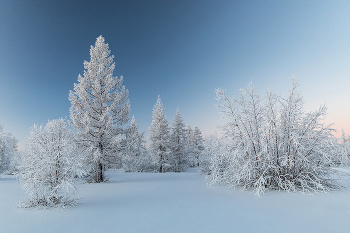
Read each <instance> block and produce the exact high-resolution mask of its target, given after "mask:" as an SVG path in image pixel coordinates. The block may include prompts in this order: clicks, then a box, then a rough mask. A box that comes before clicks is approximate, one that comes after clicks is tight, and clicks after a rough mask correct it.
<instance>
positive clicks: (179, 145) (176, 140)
mask: <svg viewBox="0 0 350 233" xmlns="http://www.w3.org/2000/svg"><path fill="white" fill-rule="evenodd" d="M185 138H186V136H185V124H184V123H183V119H182V117H181V114H180V111H179V109H177V111H176V115H175V117H174V121H173V125H172V133H171V136H170V144H171V157H172V165H173V171H174V172H181V171H186V169H187V168H188V165H189V164H188V159H187V156H186V151H185V150H186V147H185Z"/></svg>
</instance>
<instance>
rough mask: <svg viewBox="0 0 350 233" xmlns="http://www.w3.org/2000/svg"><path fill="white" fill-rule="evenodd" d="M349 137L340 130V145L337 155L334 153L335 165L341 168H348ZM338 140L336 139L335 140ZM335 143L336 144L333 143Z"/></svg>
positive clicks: (349, 157) (349, 162)
mask: <svg viewBox="0 0 350 233" xmlns="http://www.w3.org/2000/svg"><path fill="white" fill-rule="evenodd" d="M349 139H350V137H349V135H348V136H347V137H346V134H345V132H344V130H343V129H342V134H341V137H340V144H339V147H338V153H336V155H337V158H336V162H337V165H339V166H342V167H349V166H350V143H349ZM335 140H338V139H335ZM335 143H336V142H335Z"/></svg>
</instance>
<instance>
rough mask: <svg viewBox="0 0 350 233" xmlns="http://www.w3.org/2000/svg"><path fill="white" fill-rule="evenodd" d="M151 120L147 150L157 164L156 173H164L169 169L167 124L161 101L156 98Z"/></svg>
mask: <svg viewBox="0 0 350 233" xmlns="http://www.w3.org/2000/svg"><path fill="white" fill-rule="evenodd" d="M152 117H153V120H152V124H151V126H150V128H149V130H150V136H149V139H150V142H151V143H150V145H149V150H150V153H151V155H152V157H153V159H154V160H155V161H156V163H158V171H159V172H166V171H168V170H169V169H170V167H171V165H170V164H169V162H170V161H171V159H170V145H169V122H168V120H167V119H166V116H165V112H164V108H163V104H162V100H161V99H160V96H158V99H157V103H156V104H155V105H154V108H153V116H152Z"/></svg>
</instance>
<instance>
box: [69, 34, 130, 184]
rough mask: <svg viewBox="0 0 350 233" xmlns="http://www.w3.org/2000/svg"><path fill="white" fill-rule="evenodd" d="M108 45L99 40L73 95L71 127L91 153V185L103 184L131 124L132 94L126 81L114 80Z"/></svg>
mask: <svg viewBox="0 0 350 233" xmlns="http://www.w3.org/2000/svg"><path fill="white" fill-rule="evenodd" d="M110 53H111V51H110V50H109V47H108V44H107V43H105V39H104V38H103V37H102V36H99V37H98V38H97V39H96V43H95V46H91V49H90V61H89V62H88V61H84V68H85V70H84V75H83V77H81V76H80V75H79V76H78V83H77V84H74V91H70V93H69V100H70V101H71V104H72V105H71V108H70V118H71V121H70V124H71V126H73V127H74V128H75V129H76V130H78V131H79V133H80V135H81V138H82V140H81V141H82V143H83V144H84V145H85V147H86V148H87V149H89V150H90V152H91V153H90V154H91V156H90V157H91V158H90V159H89V160H90V167H91V175H90V178H91V181H92V182H97V183H99V182H103V181H104V170H105V168H106V165H108V163H110V162H111V161H112V159H113V153H114V151H115V148H116V147H117V145H115V142H116V141H117V140H115V138H116V137H117V136H118V135H120V134H122V133H123V126H124V124H126V123H127V122H128V121H129V111H130V104H129V97H128V94H129V92H128V90H127V89H125V86H123V85H122V83H123V77H122V76H121V77H120V78H118V77H113V71H114V68H115V63H114V62H113V58H114V56H113V55H110Z"/></svg>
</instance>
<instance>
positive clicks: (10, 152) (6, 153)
mask: <svg viewBox="0 0 350 233" xmlns="http://www.w3.org/2000/svg"><path fill="white" fill-rule="evenodd" d="M17 154H18V149H17V139H16V138H15V136H13V135H12V134H10V133H4V132H3V127H2V125H0V173H13V172H14V171H15V167H14V165H15V162H14V160H15V157H16V156H17Z"/></svg>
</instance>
